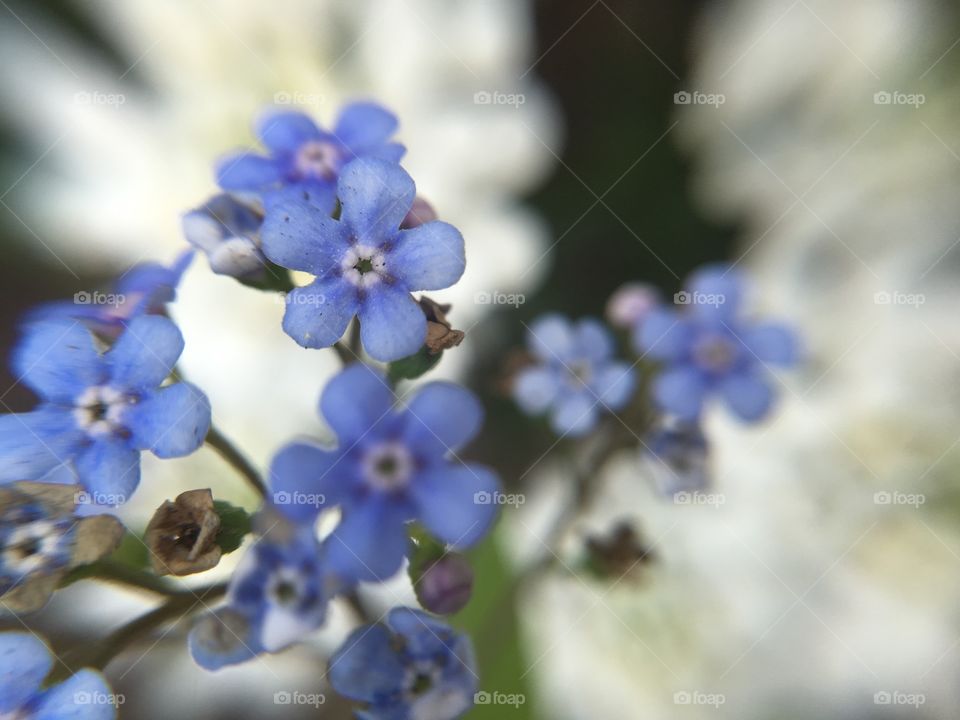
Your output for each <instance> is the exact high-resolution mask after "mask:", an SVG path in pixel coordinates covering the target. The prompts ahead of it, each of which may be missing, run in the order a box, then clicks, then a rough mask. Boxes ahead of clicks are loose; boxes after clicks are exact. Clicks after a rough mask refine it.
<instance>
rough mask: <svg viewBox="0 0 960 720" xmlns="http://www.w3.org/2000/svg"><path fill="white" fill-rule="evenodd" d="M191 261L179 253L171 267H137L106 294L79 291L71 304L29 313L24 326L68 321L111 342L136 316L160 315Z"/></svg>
mask: <svg viewBox="0 0 960 720" xmlns="http://www.w3.org/2000/svg"><path fill="white" fill-rule="evenodd" d="M192 260H193V250H187V251H185V252H182V253H180V255H178V256H177V258H176V260H175V261H174V263H173V265H171V266H170V267H167V266H166V265H161V264H159V263H152V262H151V263H140V264H139V265H135V266H134V267H132V268H131V269H130V270H128V271H127V272H126V273H124V274H123V275H121V276H120V277H119V278H117V280H116V281H115V282H114V283H113V286H112V287H111V288H110V289H109V291H88V290H82V291H80V292H78V293H76V294H75V295H74V296H73V300H72V301H71V300H67V301H56V302H52V303H46V304H44V305H41V306H39V307H37V308H35V309H33V310H32V311H31V312H30V313H29V314H28V315H27V316H26V317H25V318H24V321H25V322H27V323H32V322H38V321H43V320H56V319H60V318H69V319H72V320H79V321H81V322H83V323H84V324H85V325H87V327H89V328H90V329H91V330H93V331H94V332H95V333H97V334H98V335H100V336H102V337H104V338H107V339H110V340H114V339H116V337H117V336H118V335H119V334H120V333H121V332H122V331H123V328H124V327H125V326H126V324H127V322H129V321H130V320H132V319H133V318H135V317H137V316H138V315H163V314H165V313H166V308H167V304H168V303H170V302H173V300H174V299H175V297H176V289H177V285H179V284H180V279H181V278H182V277H183V273H184V272H185V271H186V269H187V268H188V267H189V266H190V263H191V261H192Z"/></svg>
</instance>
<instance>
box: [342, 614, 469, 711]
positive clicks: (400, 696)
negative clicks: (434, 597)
mask: <svg viewBox="0 0 960 720" xmlns="http://www.w3.org/2000/svg"><path fill="white" fill-rule="evenodd" d="M475 667H476V663H475V661H474V656H473V646H472V645H471V643H470V639H469V638H468V637H467V636H465V635H461V634H459V633H457V632H455V631H454V630H453V629H451V628H450V627H449V626H448V625H446V624H444V623H442V622H440V621H439V620H437V619H436V618H433V617H430V616H429V615H427V614H426V613H423V612H420V611H418V610H412V609H410V608H394V609H393V610H391V611H390V613H389V614H388V615H387V618H386V624H385V625H381V624H377V625H368V626H364V627H360V628H357V629H356V630H354V631H353V632H352V633H351V634H350V635H349V636H348V637H347V639H346V640H345V641H344V643H343V645H342V646H341V647H340V649H339V650H338V651H337V652H336V653H335V654H334V655H333V657H332V658H331V659H330V671H329V674H328V677H329V678H330V684H331V685H332V686H333V688H334V690H336V691H337V692H338V693H340V694H341V695H344V696H345V697H348V698H350V699H352V700H356V701H358V702H361V703H364V709H363V710H359V711H357V717H358V718H361V720H410V718H422V719H423V720H453V719H454V718H458V717H460V716H461V715H463V713H465V712H466V711H467V710H469V709H470V708H471V707H473V703H474V696H475V694H476V692H477V675H476V669H475Z"/></svg>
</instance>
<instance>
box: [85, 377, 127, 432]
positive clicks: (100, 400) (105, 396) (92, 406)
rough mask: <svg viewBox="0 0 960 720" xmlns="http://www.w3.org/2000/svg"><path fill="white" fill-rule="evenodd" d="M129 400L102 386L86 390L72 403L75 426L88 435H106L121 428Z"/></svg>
mask: <svg viewBox="0 0 960 720" xmlns="http://www.w3.org/2000/svg"><path fill="white" fill-rule="evenodd" d="M129 404H130V398H129V397H128V396H126V395H124V394H123V393H122V392H120V391H119V390H117V389H116V388H112V387H109V386H107V385H102V386H98V387H91V388H87V389H86V390H85V391H84V393H83V395H81V396H80V397H79V398H77V400H76V401H75V402H74V411H73V416H74V419H75V420H76V422H77V426H78V427H79V428H80V429H81V430H85V431H86V432H87V433H88V434H90V435H106V434H108V433H112V432H117V431H118V430H120V429H121V428H122V427H123V422H122V421H123V413H124V410H125V408H126V407H127V406H128V405H129Z"/></svg>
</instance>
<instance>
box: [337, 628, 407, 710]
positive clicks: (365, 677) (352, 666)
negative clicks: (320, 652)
mask: <svg viewBox="0 0 960 720" xmlns="http://www.w3.org/2000/svg"><path fill="white" fill-rule="evenodd" d="M405 676H406V668H405V667H404V665H403V663H401V662H400V658H399V654H398V653H397V652H396V650H394V648H393V638H392V636H391V634H390V631H388V630H387V628H385V627H384V626H383V625H380V624H376V625H364V626H362V627H358V628H357V629H356V630H354V631H353V632H351V633H350V634H349V635H348V636H347V638H346V639H345V640H344V641H343V644H342V645H341V646H340V647H339V648H338V649H337V651H336V652H335V653H334V654H333V656H332V657H331V658H330V667H329V670H328V671H327V677H328V678H329V680H330V685H332V686H333V689H334V690H336V691H337V692H338V693H340V694H341V695H343V696H344V697H348V698H350V699H352V700H359V701H360V702H373V701H374V699H376V698H377V697H382V696H384V695H389V694H391V693H393V692H394V691H397V690H399V689H401V687H402V686H403V683H404V679H405Z"/></svg>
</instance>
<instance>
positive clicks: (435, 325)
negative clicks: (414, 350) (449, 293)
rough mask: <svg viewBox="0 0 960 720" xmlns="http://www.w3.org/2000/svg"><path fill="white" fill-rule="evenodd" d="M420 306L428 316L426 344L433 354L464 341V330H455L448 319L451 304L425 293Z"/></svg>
mask: <svg viewBox="0 0 960 720" xmlns="http://www.w3.org/2000/svg"><path fill="white" fill-rule="evenodd" d="M420 307H421V309H422V310H423V314H424V315H426V316H427V341H426V346H427V350H428V351H429V352H430V354H431V355H436V354H437V353H438V352H442V351H443V350H449V349H450V348H452V347H456V346H457V345H459V344H460V343H461V342H463V338H464V333H463V331H462V330H454V329H453V325H451V324H450V323H449V322H448V321H447V313H448V312H450V305H440V304H439V303H437V302H434V301H433V300H431V299H430V298H428V297H427V296H426V295H423V296H421V298H420Z"/></svg>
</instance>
